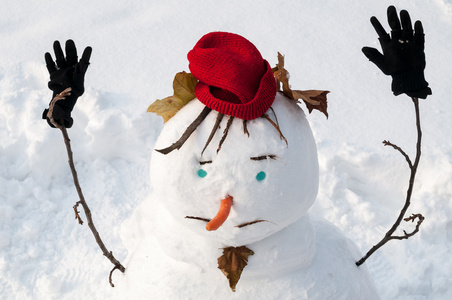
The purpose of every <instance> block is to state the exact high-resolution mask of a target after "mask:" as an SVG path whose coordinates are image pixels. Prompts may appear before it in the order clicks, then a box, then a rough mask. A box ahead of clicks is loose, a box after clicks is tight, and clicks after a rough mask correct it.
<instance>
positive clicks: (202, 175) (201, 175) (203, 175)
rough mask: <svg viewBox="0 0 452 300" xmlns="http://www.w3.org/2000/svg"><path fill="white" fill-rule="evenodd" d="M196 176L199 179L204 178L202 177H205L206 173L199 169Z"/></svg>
mask: <svg viewBox="0 0 452 300" xmlns="http://www.w3.org/2000/svg"><path fill="white" fill-rule="evenodd" d="M198 176H199V177H201V178H204V177H206V176H207V172H206V171H204V170H203V169H199V170H198Z"/></svg>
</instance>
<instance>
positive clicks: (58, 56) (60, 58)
mask: <svg viewBox="0 0 452 300" xmlns="http://www.w3.org/2000/svg"><path fill="white" fill-rule="evenodd" d="M53 51H55V61H56V64H57V66H58V68H60V69H62V68H64V67H66V59H65V58H64V54H63V49H61V45H60V42H59V41H55V42H54V43H53Z"/></svg>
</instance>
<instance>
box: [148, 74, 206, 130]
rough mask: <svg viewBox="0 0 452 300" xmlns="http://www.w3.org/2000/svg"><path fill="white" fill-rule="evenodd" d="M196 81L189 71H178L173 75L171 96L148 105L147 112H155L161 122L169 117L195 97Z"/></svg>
mask: <svg viewBox="0 0 452 300" xmlns="http://www.w3.org/2000/svg"><path fill="white" fill-rule="evenodd" d="M197 82H198V81H197V80H196V78H195V77H194V76H193V75H192V74H191V73H186V72H179V73H177V74H176V76H174V80H173V90H174V94H173V95H172V96H169V97H166V98H164V99H162V100H156V101H155V102H154V103H152V104H151V105H150V106H149V107H148V110H147V111H148V112H153V113H156V114H157V115H159V116H161V117H162V118H163V122H167V121H168V120H169V119H171V118H172V117H173V116H174V115H175V114H176V113H177V112H178V111H179V110H180V109H181V108H182V107H184V105H186V104H187V103H188V102H190V101H191V100H193V99H194V98H195V86H196V83H197Z"/></svg>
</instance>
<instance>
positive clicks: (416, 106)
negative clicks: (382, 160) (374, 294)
mask: <svg viewBox="0 0 452 300" xmlns="http://www.w3.org/2000/svg"><path fill="white" fill-rule="evenodd" d="M412 100H413V103H414V110H415V114H416V130H417V142H416V157H415V159H414V163H411V160H410V158H409V156H408V155H407V154H406V152H405V151H403V150H402V149H401V148H400V147H398V146H396V145H395V144H392V143H390V142H388V141H384V142H383V144H385V146H391V147H393V148H394V149H395V150H397V151H399V152H400V153H401V154H402V155H403V156H404V157H405V159H406V161H407V162H408V165H409V167H410V171H411V172H410V180H409V184H408V190H407V194H406V199H405V204H404V206H403V208H402V210H401V211H400V213H399V216H398V217H397V220H396V221H395V223H394V225H392V227H391V228H390V229H389V230H388V232H386V234H385V236H384V237H383V239H382V240H381V241H380V242H378V243H377V244H376V245H374V246H373V247H372V248H371V249H370V250H369V251H368V252H367V253H366V255H364V256H363V257H362V258H361V259H360V260H358V261H357V262H356V265H357V266H360V265H362V264H363V263H364V262H365V261H366V260H367V259H368V258H369V257H370V256H371V255H372V254H373V253H374V252H375V251H377V250H378V249H379V248H381V247H382V246H383V245H384V244H386V243H387V242H389V241H390V240H394V239H397V240H402V239H408V238H409V237H411V236H413V235H415V234H416V233H417V232H418V231H419V228H420V226H421V224H422V222H423V221H424V217H423V216H422V215H421V214H413V215H412V216H411V217H408V218H405V219H403V217H404V216H405V214H406V212H407V210H408V207H409V206H410V204H411V195H412V194H413V187H414V180H415V178H416V172H417V167H418V165H419V161H420V159H421V142H422V130H421V121H420V113H419V99H418V98H414V97H413V98H412ZM416 219H418V222H417V224H416V228H415V229H414V230H413V231H412V232H410V233H407V232H406V231H403V232H404V235H401V236H395V235H393V234H394V232H395V231H396V230H397V228H398V227H399V226H400V223H401V222H402V220H405V221H406V222H409V221H412V222H414V220H416Z"/></svg>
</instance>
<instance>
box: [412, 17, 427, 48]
mask: <svg viewBox="0 0 452 300" xmlns="http://www.w3.org/2000/svg"><path fill="white" fill-rule="evenodd" d="M424 40H425V38H424V28H423V27H422V22H421V21H416V23H414V38H413V42H414V43H415V44H418V45H421V46H422V49H423V47H424Z"/></svg>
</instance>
